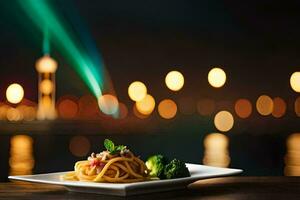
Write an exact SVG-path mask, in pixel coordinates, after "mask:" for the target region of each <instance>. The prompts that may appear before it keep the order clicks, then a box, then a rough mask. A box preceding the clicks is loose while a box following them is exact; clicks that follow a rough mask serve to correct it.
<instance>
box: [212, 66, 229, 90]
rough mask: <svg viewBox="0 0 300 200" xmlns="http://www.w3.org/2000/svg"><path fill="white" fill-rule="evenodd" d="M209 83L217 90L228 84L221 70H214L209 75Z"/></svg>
mask: <svg viewBox="0 0 300 200" xmlns="http://www.w3.org/2000/svg"><path fill="white" fill-rule="evenodd" d="M208 82H209V84H210V85H211V86H213V87H215V88H219V87H222V86H223V85H224V84H225V82H226V74H225V72H224V70H223V69H221V68H213V69H211V70H210V71H209V73H208Z"/></svg>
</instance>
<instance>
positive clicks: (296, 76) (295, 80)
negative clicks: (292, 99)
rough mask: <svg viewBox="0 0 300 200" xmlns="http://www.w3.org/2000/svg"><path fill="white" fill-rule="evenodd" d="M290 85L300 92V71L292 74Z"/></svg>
mask: <svg viewBox="0 0 300 200" xmlns="http://www.w3.org/2000/svg"><path fill="white" fill-rule="evenodd" d="M290 85H291V87H292V89H293V90H294V91H295V92H300V72H294V73H293V74H292V75H291V78H290Z"/></svg>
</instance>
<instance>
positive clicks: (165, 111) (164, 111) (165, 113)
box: [158, 99, 177, 119]
mask: <svg viewBox="0 0 300 200" xmlns="http://www.w3.org/2000/svg"><path fill="white" fill-rule="evenodd" d="M158 113H159V115H160V116H161V117H162V118H164V119H172V118H173V117H175V115H176V113H177V105H176V103H175V102H174V101H173V100H171V99H164V100H162V101H161V102H160V103H159V105H158Z"/></svg>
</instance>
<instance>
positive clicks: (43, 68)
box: [35, 55, 57, 73]
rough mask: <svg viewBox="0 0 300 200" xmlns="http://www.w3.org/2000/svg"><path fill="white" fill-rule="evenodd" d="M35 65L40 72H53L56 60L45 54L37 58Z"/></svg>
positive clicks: (55, 67)
mask: <svg viewBox="0 0 300 200" xmlns="http://www.w3.org/2000/svg"><path fill="white" fill-rule="evenodd" d="M35 67H36V70H37V71H38V72H40V73H54V72H55V71H56V69H57V62H56V61H55V60H54V59H53V58H51V57H50V56H49V55H45V56H43V57H42V58H40V59H38V60H37V62H36V65H35Z"/></svg>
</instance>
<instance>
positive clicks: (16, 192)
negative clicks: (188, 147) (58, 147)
mask: <svg viewBox="0 0 300 200" xmlns="http://www.w3.org/2000/svg"><path fill="white" fill-rule="evenodd" d="M0 199H34V200H47V199H55V200H61V199H68V200H72V199H76V200H77V199H84V200H90V199H91V200H92V199H93V200H95V199H111V200H114V199H133V200H135V199H136V200H137V199H142V200H143V199H145V200H155V199H182V200H188V199H193V200H198V199H199V200H200V199H201V200H203V199H204V200H215V199H218V200H231V199H271V200H276V199H284V200H292V199H300V177H299V178H298V177H227V178H214V179H208V180H202V181H198V182H196V183H194V184H192V185H190V186H189V189H186V190H179V191H171V192H161V193H154V194H147V195H138V196H130V197H114V196H105V195H97V194H84V193H72V192H68V191H67V190H65V189H64V187H61V186H53V185H45V184H30V183H24V182H15V183H1V184H0Z"/></svg>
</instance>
